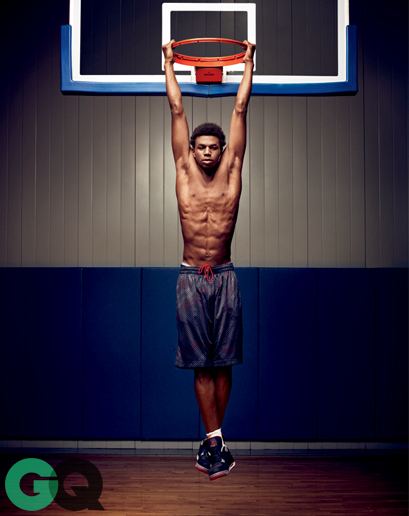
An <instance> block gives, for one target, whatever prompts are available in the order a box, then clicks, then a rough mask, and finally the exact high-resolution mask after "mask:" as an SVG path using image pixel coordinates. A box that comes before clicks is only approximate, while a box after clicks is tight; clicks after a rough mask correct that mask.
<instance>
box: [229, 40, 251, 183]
mask: <svg viewBox="0 0 409 516" xmlns="http://www.w3.org/2000/svg"><path fill="white" fill-rule="evenodd" d="M244 43H246V44H247V52H246V55H245V56H244V73H243V78H242V80H241V83H240V86H239V89H238V91H237V96H236V105H235V106H234V110H233V115H232V118H231V122H230V131H229V143H228V145H227V147H226V151H225V154H227V156H226V157H227V159H228V167H229V170H230V172H235V171H237V172H238V173H240V172H241V168H242V165H243V158H244V152H245V150H246V130H247V121H246V120H247V106H248V103H249V100H250V94H251V87H252V84H253V66H254V63H253V56H254V52H255V50H256V45H253V44H252V43H249V42H248V41H244Z"/></svg>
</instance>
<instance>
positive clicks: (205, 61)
mask: <svg viewBox="0 0 409 516" xmlns="http://www.w3.org/2000/svg"><path fill="white" fill-rule="evenodd" d="M189 43H231V44H232V45H239V46H240V47H242V48H244V49H245V51H244V52H241V53H240V54H233V55H231V56H224V57H192V56H185V55H183V54H179V53H177V52H173V56H174V59H175V62H176V63H179V64H182V65H186V66H196V67H198V68H200V67H209V68H213V67H218V66H231V65H235V64H239V63H242V62H243V59H244V56H245V55H246V50H247V45H246V44H245V43H242V42H241V41H236V40H235V39H226V38H194V39H184V40H182V41H177V42H175V43H173V44H172V48H176V47H178V46H180V45H188V44H189Z"/></svg>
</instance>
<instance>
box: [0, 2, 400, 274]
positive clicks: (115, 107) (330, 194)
mask: <svg viewBox="0 0 409 516" xmlns="http://www.w3.org/2000/svg"><path fill="white" fill-rule="evenodd" d="M146 3H148V2H146ZM289 3H291V2H289V1H287V0H285V1H284V0H276V1H272V0H264V1H258V2H257V13H258V23H261V24H262V23H263V22H264V23H267V22H266V20H268V19H269V16H270V18H271V19H272V20H273V22H274V23H273V22H272V23H273V25H274V26H278V27H281V29H280V30H282V31H283V38H284V39H283V40H282V44H283V45H284V47H285V48H284V49H282V52H281V50H280V47H278V48H277V49H276V50H277V52H276V54H274V55H273V56H272V60H273V61H274V60H275V61H274V62H275V64H274V66H277V67H280V66H283V67H285V66H287V65H286V64H285V63H284V62H283V63H281V64H280V62H281V61H280V59H281V60H282V59H284V57H285V51H286V48H287V49H288V45H292V46H293V47H294V48H298V49H300V52H301V50H302V48H303V42H304V41H305V44H306V45H307V46H308V48H309V49H311V48H316V49H317V51H318V52H321V66H322V67H325V66H327V64H326V63H327V61H329V60H330V58H331V52H333V49H332V50H331V49H330V48H322V47H323V46H324V45H322V44H321V42H320V41H319V38H318V37H317V35H316V34H314V33H311V31H309V30H305V31H302V30H297V31H295V30H293V31H291V27H288V26H287V25H285V24H281V23H280V16H284V14H285V13H286V10H288V5H287V4H289ZM8 4H9V5H8V7H7V9H6V11H5V13H4V15H2V25H3V29H4V31H3V32H2V34H1V37H2V39H3V42H4V45H3V46H4V48H8V49H9V50H10V51H8V52H4V53H3V55H2V58H1V59H2V63H3V64H2V73H3V74H4V75H3V80H2V81H1V85H0V103H1V116H0V266H2V267H4V266H67V267H68V266H70V267H72V266H82V267H84V266H85V267H86V266H115V267H118V266H124V267H130V266H140V267H146V266H177V265H178V264H179V263H180V261H181V258H182V250H183V241H182V236H181V232H180V224H179V220H178V210H177V204H176V197H175V171H174V165H173V159H172V151H171V146H170V114H169V107H168V103H167V100H166V98H163V97H112V96H111V97H110V96H69V95H67V96H64V95H62V94H61V92H60V58H59V52H60V26H61V25H64V24H67V23H68V1H64V2H37V3H35V2H34V3H33V2H29V1H26V0H24V1H23V0H20V1H15V2H9V3H8ZM292 4H293V9H294V10H295V9H296V8H297V9H299V8H300V6H301V4H302V2H301V0H292ZM405 4H406V2H401V1H400V0H393V1H391V2H390V3H389V4H388V6H386V7H385V4H384V2H381V0H377V1H369V0H361V1H358V0H351V2H350V11H351V13H350V23H351V24H353V25H357V27H358V46H359V47H358V67H359V69H358V77H359V91H358V93H357V94H356V95H351V96H338V97H299V98H295V97H258V98H252V99H251V101H250V107H249V113H248V142H247V152H246V156H245V162H244V167H243V193H242V197H241V202H240V213H239V219H238V223H237V228H236V234H235V237H234V241H233V246H232V253H233V255H232V259H233V260H234V262H235V264H236V265H238V266H242V267H245V266H254V267H270V266H271V267H406V266H407V265H408V172H407V171H408V167H407V165H408V162H407V160H408V154H407V142H408V108H407V106H408V79H407V72H408V53H407V46H408V45H407V42H408V39H407V38H408V31H407V22H408V13H407V10H408V8H407V5H405ZM308 5H309V4H308ZM311 5H312V6H315V7H314V10H312V11H308V12H306V13H305V14H302V13H301V11H300V13H301V14H300V20H301V21H300V20H298V19H297V27H302V23H301V22H302V20H303V19H309V18H311V17H312V18H314V17H317V23H321V24H323V23H324V21H325V13H326V9H325V2H324V0H321V1H319V0H314V2H313V4H311ZM286 6H287V7H286ZM301 7H302V6H301ZM297 12H298V11H297ZM331 16H332V15H331ZM152 23H153V22H152V20H150V24H152ZM330 23H333V20H330ZM17 28H18V30H17ZM264 32H265V34H264V36H265V40H266V41H265V42H264V39H263V38H260V39H259V40H258V42H257V43H258V47H259V50H260V54H261V53H262V52H261V49H263V46H264V47H265V46H267V44H269V45H271V44H272V43H271V39H272V33H271V31H268V30H265V31H264ZM22 34H23V35H22ZM286 41H287V44H284V43H285V42H286ZM264 43H265V44H264ZM314 46H315V47H314ZM307 54H308V52H306V54H305V56H306V57H305V59H307V61H308V59H309V57H308V56H309V55H310V54H308V55H307ZM280 56H281V57H280ZM296 56H297V59H298V60H299V61H300V62H298V61H297V59H295V58H294V59H295V61H294V62H293V65H294V69H297V70H299V69H301V70H302V69H303V66H304V67H305V69H306V70H307V69H308V70H312V69H313V68H314V67H316V66H317V64H316V63H315V64H314V63H312V64H309V63H308V62H307V63H306V61H305V59H304V58H302V56H301V54H300V53H297V54H296ZM133 59H134V58H133V56H132V55H130V56H128V57H126V59H125V61H126V63H127V62H128V61H132V60H133ZM263 59H265V56H264V57H263ZM303 59H304V60H303ZM107 61H108V65H109V66H113V67H115V60H113V58H112V56H110V54H109V55H108V58H107ZM127 66H128V65H127ZM313 71H314V70H313ZM5 72H6V73H5ZM184 106H185V110H186V114H187V119H188V122H189V127H190V129H191V130H192V128H193V127H194V126H196V125H197V124H199V123H201V122H202V121H204V120H211V121H215V122H218V123H220V124H222V126H223V128H224V130H225V131H226V132H228V129H229V122H230V116H231V113H232V110H233V106H234V98H222V99H200V98H193V99H192V98H189V97H185V98H184Z"/></svg>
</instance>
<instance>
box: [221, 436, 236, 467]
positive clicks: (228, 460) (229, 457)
mask: <svg viewBox="0 0 409 516" xmlns="http://www.w3.org/2000/svg"><path fill="white" fill-rule="evenodd" d="M222 453H223V455H224V458H225V460H226V463H227V465H228V466H229V471H231V470H232V469H233V468H234V466H235V465H236V463H235V461H234V459H233V455H232V454H231V452H230V450H229V449H228V448H227V446H226V443H225V440H224V436H223V447H222Z"/></svg>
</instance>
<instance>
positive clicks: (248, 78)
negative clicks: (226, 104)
mask: <svg viewBox="0 0 409 516" xmlns="http://www.w3.org/2000/svg"><path fill="white" fill-rule="evenodd" d="M253 67H254V63H253V60H247V61H246V62H245V66H244V73H243V78H242V80H241V83H240V86H239V89H238V91H237V96H236V107H235V109H236V110H237V111H246V110H247V105H248V103H249V100H250V94H251V87H252V85H253Z"/></svg>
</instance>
